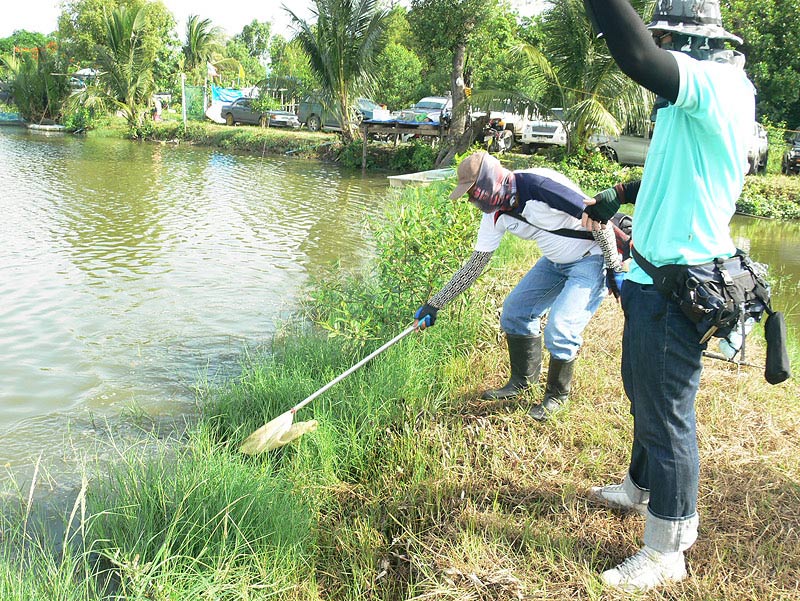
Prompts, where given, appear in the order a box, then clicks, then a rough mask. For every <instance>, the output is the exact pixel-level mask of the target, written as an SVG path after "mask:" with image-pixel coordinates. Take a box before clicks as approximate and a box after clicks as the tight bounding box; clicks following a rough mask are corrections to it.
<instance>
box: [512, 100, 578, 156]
mask: <svg viewBox="0 0 800 601" xmlns="http://www.w3.org/2000/svg"><path fill="white" fill-rule="evenodd" d="M519 142H520V144H521V145H522V150H523V151H524V152H530V151H531V150H536V149H537V148H541V147H543V146H566V145H567V130H566V128H565V127H564V109H562V108H553V109H550V115H547V116H534V117H532V118H531V119H530V120H529V121H528V122H526V123H525V125H524V126H523V128H522V135H521V136H520V140H519Z"/></svg>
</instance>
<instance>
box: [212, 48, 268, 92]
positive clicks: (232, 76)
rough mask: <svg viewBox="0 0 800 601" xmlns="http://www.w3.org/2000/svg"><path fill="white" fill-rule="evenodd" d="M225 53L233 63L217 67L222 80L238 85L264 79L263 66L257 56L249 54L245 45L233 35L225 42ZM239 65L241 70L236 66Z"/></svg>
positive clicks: (246, 84) (251, 83)
mask: <svg viewBox="0 0 800 601" xmlns="http://www.w3.org/2000/svg"><path fill="white" fill-rule="evenodd" d="M225 54H226V56H227V58H228V59H231V60H229V61H228V62H230V63H234V62H235V64H231V66H230V67H224V68H222V69H219V72H220V77H222V79H223V81H234V80H235V81H236V82H237V85H239V86H248V85H253V84H255V83H257V82H259V81H261V80H262V79H264V67H263V66H262V65H261V63H260V62H259V61H258V58H256V57H254V56H251V54H250V52H249V51H248V49H247V47H246V46H245V45H244V43H242V41H241V40H240V39H239V38H238V37H234V38H232V39H230V40H228V42H227V43H226V44H225ZM239 65H241V67H242V68H241V70H240V69H239V68H238V66H239Z"/></svg>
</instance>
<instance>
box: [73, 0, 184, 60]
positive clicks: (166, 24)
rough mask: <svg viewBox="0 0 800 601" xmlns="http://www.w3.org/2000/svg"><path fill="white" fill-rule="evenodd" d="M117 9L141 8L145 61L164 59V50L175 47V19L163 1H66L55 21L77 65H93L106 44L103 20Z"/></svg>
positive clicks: (133, 9) (131, 9)
mask: <svg viewBox="0 0 800 601" xmlns="http://www.w3.org/2000/svg"><path fill="white" fill-rule="evenodd" d="M117 8H125V10H127V11H130V12H132V13H135V12H137V11H138V10H140V9H142V10H143V11H144V12H143V16H142V20H143V22H142V26H141V28H140V33H139V36H140V42H139V43H140V45H141V47H142V50H143V52H144V54H145V55H146V57H147V59H148V61H149V62H150V63H153V62H154V61H155V60H156V57H157V56H159V55H162V56H163V54H162V53H163V51H164V49H165V48H173V47H174V46H175V45H176V44H177V40H176V39H175V37H174V34H173V33H172V32H173V29H174V28H175V18H174V17H173V16H172V13H171V12H170V11H169V10H168V9H167V7H166V6H165V5H164V4H163V3H162V2H152V1H150V0H66V1H65V2H64V3H63V4H62V10H61V14H60V15H59V18H58V35H59V39H60V40H61V43H62V45H63V47H64V49H65V51H66V52H68V54H69V56H70V57H71V58H72V59H73V60H74V61H75V62H76V63H77V64H86V65H93V64H94V63H95V62H96V61H97V60H98V58H99V55H98V52H99V51H100V49H101V48H102V47H103V46H104V45H105V43H106V19H107V18H108V17H109V16H110V15H111V13H112V12H113V11H114V10H115V9H117Z"/></svg>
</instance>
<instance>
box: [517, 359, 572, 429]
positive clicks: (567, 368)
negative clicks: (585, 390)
mask: <svg viewBox="0 0 800 601" xmlns="http://www.w3.org/2000/svg"><path fill="white" fill-rule="evenodd" d="M574 371H575V359H572V360H571V361H563V360H561V359H554V358H553V357H550V367H549V368H548V369H547V385H546V386H545V389H544V399H543V400H542V402H541V404H540V405H534V406H533V407H532V408H531V410H530V411H529V412H528V415H530V416H531V417H532V418H533V419H535V420H537V421H540V422H543V421H546V420H547V419H549V418H550V416H551V415H552V414H553V413H556V412H557V411H560V410H561V409H563V408H564V403H566V402H567V398H569V391H570V389H571V388H572V374H573V372H574Z"/></svg>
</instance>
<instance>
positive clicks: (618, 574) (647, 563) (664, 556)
mask: <svg viewBox="0 0 800 601" xmlns="http://www.w3.org/2000/svg"><path fill="white" fill-rule="evenodd" d="M684 578H686V563H685V562H684V560H683V551H677V552H675V553H659V552H658V551H656V550H655V549H651V548H650V547H642V549H641V551H639V552H638V553H637V554H636V555H633V556H632V557H629V558H628V559H626V560H625V561H623V562H622V563H621V564H619V565H618V566H617V567H616V568H614V569H612V570H606V571H605V572H603V575H602V579H603V582H604V583H605V584H606V585H608V586H613V587H615V588H619V589H622V590H624V591H627V592H638V591H648V590H650V589H652V588H654V587H656V586H659V585H662V584H667V583H669V582H680V581H681V580H683V579H684Z"/></svg>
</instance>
